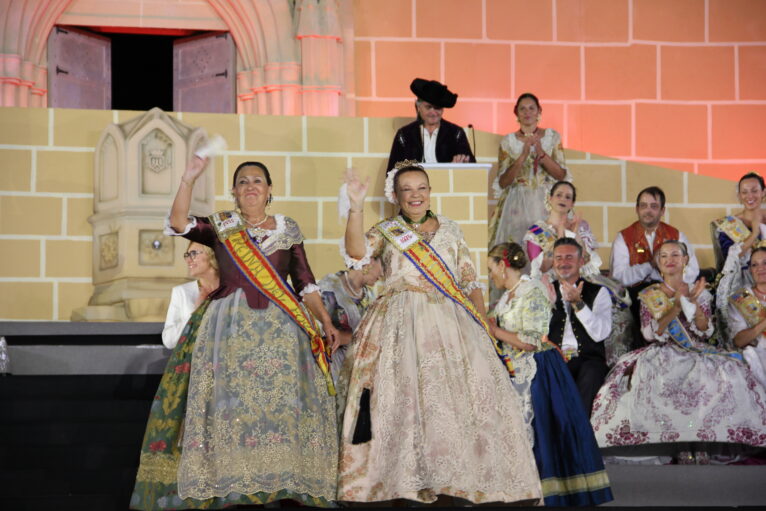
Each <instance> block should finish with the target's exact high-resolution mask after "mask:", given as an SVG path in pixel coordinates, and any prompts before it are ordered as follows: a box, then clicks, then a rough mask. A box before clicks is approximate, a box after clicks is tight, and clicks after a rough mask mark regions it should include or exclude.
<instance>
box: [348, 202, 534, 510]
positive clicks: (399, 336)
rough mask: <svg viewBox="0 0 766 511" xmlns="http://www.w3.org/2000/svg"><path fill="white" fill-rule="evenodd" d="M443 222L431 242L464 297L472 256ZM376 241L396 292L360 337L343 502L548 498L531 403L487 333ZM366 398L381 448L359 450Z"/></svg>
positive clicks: (373, 234)
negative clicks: (529, 417)
mask: <svg viewBox="0 0 766 511" xmlns="http://www.w3.org/2000/svg"><path fill="white" fill-rule="evenodd" d="M439 223H440V228H439V230H438V231H437V232H436V233H435V234H434V235H433V238H432V239H431V240H430V241H429V243H430V245H431V246H432V247H433V248H434V250H436V251H437V252H438V253H439V254H440V255H441V257H442V259H443V260H444V262H445V263H446V265H447V266H448V267H449V268H450V270H451V271H452V273H453V275H455V277H456V280H457V281H458V283H459V285H460V286H461V287H462V288H463V289H465V287H466V285H467V284H468V283H469V282H473V281H475V280H476V271H475V268H474V267H473V264H472V263H471V258H470V254H469V252H468V249H467V246H466V245H465V241H464V240H463V237H462V234H461V233H460V230H459V228H458V227H457V225H456V224H455V223H454V222H452V221H450V220H448V219H446V218H444V217H439ZM367 238H368V242H369V243H370V245H371V246H372V247H373V253H374V254H376V255H380V256H381V260H382V262H383V269H384V277H385V286H384V291H383V292H382V293H381V295H380V296H379V298H378V299H377V300H376V301H375V302H374V303H373V304H372V305H371V306H370V308H369V309H368V311H367V313H366V314H365V316H364V317H363V319H362V322H361V324H360V325H359V327H358V329H357V331H356V334H355V335H354V341H353V343H354V364H353V368H352V369H351V376H350V381H349V389H348V404H347V407H346V413H345V416H344V419H343V428H342V431H341V446H342V447H341V460H340V468H339V471H340V477H339V483H338V484H339V488H338V498H339V500H348V501H355V502H371V501H382V500H391V499H397V498H406V499H410V500H416V501H420V502H433V501H434V500H435V499H436V497H437V495H439V494H445V495H452V496H456V497H460V498H465V499H468V500H471V501H473V502H477V503H479V502H494V501H503V502H513V501H519V500H527V499H529V500H536V499H539V498H540V497H541V490H540V482H539V478H538V476H537V471H536V467H535V464H534V457H533V455H532V450H531V446H530V444H529V440H528V436H527V433H526V426H525V425H524V422H523V420H522V418H521V414H520V408H521V404H520V402H519V399H518V396H517V395H516V392H515V391H514V390H513V387H512V386H511V382H510V378H509V376H508V373H507V370H506V369H505V367H504V366H503V364H502V362H500V360H499V359H498V358H497V354H496V353H495V351H494V348H493V346H492V344H491V343H490V342H488V341H489V340H488V339H487V338H486V333H485V332H484V330H483V328H482V327H481V326H480V325H479V324H478V323H476V322H475V321H474V320H473V319H472V318H471V317H470V315H469V314H468V313H467V312H466V311H465V310H464V309H463V308H462V307H460V306H458V305H457V304H455V303H454V302H453V301H451V300H449V299H447V298H446V297H444V296H443V295H441V294H440V293H439V292H438V291H437V290H436V288H435V287H434V286H433V285H432V284H430V283H429V282H428V281H427V280H426V279H425V278H423V277H422V274H421V273H420V272H419V271H418V269H417V268H416V267H415V266H414V265H413V264H412V263H411V262H410V261H409V260H408V259H407V258H406V256H405V255H404V254H402V253H401V252H400V251H399V250H398V249H397V248H395V247H394V246H392V245H391V244H389V243H386V242H385V241H384V239H383V237H382V235H381V234H379V231H377V229H374V230H371V231H370V232H368V233H367ZM365 389H367V390H369V391H370V396H371V397H370V418H371V423H372V427H371V432H372V439H371V440H369V441H367V442H365V443H360V444H353V443H352V438H353V435H354V428H355V426H356V422H357V417H358V416H359V413H360V398H361V396H362V393H363V390H365ZM467 467H470V469H467Z"/></svg>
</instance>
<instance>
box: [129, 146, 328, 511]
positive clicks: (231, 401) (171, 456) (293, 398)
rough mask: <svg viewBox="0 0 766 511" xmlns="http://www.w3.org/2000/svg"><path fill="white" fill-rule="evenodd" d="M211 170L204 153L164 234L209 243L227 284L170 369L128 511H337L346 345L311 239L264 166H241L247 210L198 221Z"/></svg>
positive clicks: (202, 310) (193, 322)
mask: <svg viewBox="0 0 766 511" xmlns="http://www.w3.org/2000/svg"><path fill="white" fill-rule="evenodd" d="M206 163H207V160H202V159H199V158H197V157H194V158H193V159H192V161H191V162H190V164H189V166H188V167H187V169H186V171H185V172H184V174H183V176H182V178H181V183H180V185H179V189H178V192H177V194H176V198H175V201H174V202H173V206H172V208H171V210H170V216H169V218H168V220H167V225H166V230H165V232H166V234H168V235H176V236H184V237H186V238H187V239H189V240H192V241H194V242H196V243H199V244H201V245H205V246H208V247H210V248H211V249H212V250H213V252H214V253H215V256H216V259H217V261H218V267H219V270H220V286H219V287H218V288H217V289H215V290H214V291H213V292H212V293H210V294H209V295H208V296H207V298H206V299H205V300H204V301H203V302H202V303H201V304H200V306H199V307H198V308H197V309H196V311H195V312H194V313H193V314H192V317H191V319H190V320H189V322H188V323H187V325H186V327H185V328H184V330H183V332H182V334H181V338H180V339H179V341H178V345H177V346H176V348H175V349H174V350H173V353H172V355H171V357H170V360H169V361H168V366H167V368H166V370H165V374H164V375H163V379H162V381H161V383H160V387H159V390H158V391H157V396H156V397H155V400H154V405H153V406H152V409H151V412H150V415H149V421H148V424H147V428H146V435H145V437H144V443H143V446H142V449H141V458H140V466H139V469H138V474H137V477H136V486H135V490H134V492H133V497H132V500H131V503H130V505H131V507H132V508H134V509H220V508H224V507H230V506H238V505H248V506H249V505H264V504H270V503H272V502H276V501H280V500H288V501H292V502H293V503H295V502H297V503H300V504H302V505H307V506H313V507H316V506H320V507H326V506H330V505H332V501H334V500H335V498H336V487H337V464H338V436H337V419H336V411H335V397H334V395H335V388H334V384H333V381H332V378H331V375H330V361H329V358H328V351H329V349H328V347H330V346H332V347H333V348H336V347H337V343H338V342H339V340H340V339H339V336H338V332H337V330H336V328H335V327H334V326H333V324H332V320H331V318H330V315H329V314H328V313H327V310H326V309H325V308H324V305H323V304H322V298H321V296H320V293H319V291H320V289H319V287H318V286H317V285H316V282H315V280H314V276H313V274H312V272H311V268H310V267H309V264H308V261H307V259H306V251H305V249H304V246H303V234H302V233H301V231H300V228H299V227H298V224H297V223H296V222H295V221H294V220H293V219H291V218H288V217H286V216H283V215H280V214H270V213H269V212H268V210H267V207H268V206H269V204H270V203H271V200H272V195H271V189H272V188H271V185H272V183H271V176H270V174H269V171H268V168H267V167H266V166H265V165H263V164H262V163H259V162H245V163H242V164H241V165H239V167H237V169H236V171H235V172H234V179H233V185H232V189H231V193H232V195H233V197H234V202H235V206H236V209H234V210H231V211H221V212H218V213H215V214H213V215H211V216H209V217H195V216H189V206H190V203H191V197H192V190H193V187H194V182H195V181H196V179H197V178H198V177H199V176H200V175H201V174H202V173H203V172H204V169H205V166H206ZM288 278H289V279H290V282H291V285H290V284H288V283H287V279H288ZM309 311H310V312H311V313H309ZM315 317H316V318H318V319H319V322H321V324H322V329H321V330H320V327H319V325H318V324H317V322H316V320H314V318H315ZM322 331H323V332H324V335H325V337H326V342H327V344H325V340H324V339H323V338H322V336H321V335H322Z"/></svg>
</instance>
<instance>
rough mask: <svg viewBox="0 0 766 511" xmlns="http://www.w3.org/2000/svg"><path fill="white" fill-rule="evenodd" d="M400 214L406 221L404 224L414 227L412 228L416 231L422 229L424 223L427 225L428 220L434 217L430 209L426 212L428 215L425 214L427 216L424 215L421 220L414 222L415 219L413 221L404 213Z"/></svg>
mask: <svg viewBox="0 0 766 511" xmlns="http://www.w3.org/2000/svg"><path fill="white" fill-rule="evenodd" d="M399 214H400V215H401V216H402V220H404V222H405V223H406V224H408V225H412V226H414V227H415V228H416V229H417V228H418V227H420V226H421V225H423V224H424V223H426V221H428V219H429V218H431V217H432V216H433V213H431V210H430V209H429V210H428V211H426V214H425V215H423V217H422V218H421V219H420V220H413V219H411V218H410V217H408V216H407V215H405V214H404V213H402V212H399Z"/></svg>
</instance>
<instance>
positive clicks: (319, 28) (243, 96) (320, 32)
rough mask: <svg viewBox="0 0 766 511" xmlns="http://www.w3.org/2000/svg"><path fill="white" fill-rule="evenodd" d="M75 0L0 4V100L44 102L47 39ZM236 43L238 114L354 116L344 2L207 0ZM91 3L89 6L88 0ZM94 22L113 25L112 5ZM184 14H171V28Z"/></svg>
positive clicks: (350, 28)
mask: <svg viewBox="0 0 766 511" xmlns="http://www.w3.org/2000/svg"><path fill="white" fill-rule="evenodd" d="M77 2H78V0H9V1H6V2H2V3H1V4H0V15H3V19H4V20H5V26H4V29H3V40H4V41H3V45H4V53H3V54H2V55H0V71H1V72H0V76H2V78H0V84H1V88H2V93H1V94H0V101H1V103H0V105H2V106H21V107H27V106H29V107H45V106H47V105H48V100H47V95H48V90H47V88H48V78H47V77H48V69H47V51H46V41H47V38H48V34H49V33H50V31H51V30H52V28H53V27H54V26H55V25H56V24H57V23H59V20H60V19H61V17H62V14H64V13H65V12H66V11H67V10H68V9H70V8H71V7H72V6H73V5H74V6H76V5H77ZM208 2H209V5H210V7H211V8H212V9H213V10H214V12H215V13H216V14H217V15H218V17H219V18H220V19H221V20H222V21H223V23H224V24H225V26H226V27H227V28H228V31H229V32H230V33H231V35H232V38H233V39H234V42H235V45H236V48H237V112H238V113H252V114H270V115H300V114H304V115H353V113H354V110H353V108H354V107H353V101H352V99H351V98H353V79H348V78H347V77H352V76H353V47H352V46H351V45H353V37H352V35H353V26H352V25H353V24H352V22H351V19H352V17H351V5H350V2H348V1H347V0H295V1H290V0H208ZM89 5H93V4H92V3H91V4H89ZM102 5H104V6H105V7H103V9H105V11H104V12H101V13H94V14H93V16H92V17H91V19H90V22H91V23H92V24H93V25H101V26H107V25H109V24H111V23H114V18H113V17H112V18H110V17H109V14H110V13H109V11H108V9H110V7H109V3H106V2H104V3H103V4H102ZM182 23H183V20H182V19H176V20H173V24H174V26H176V27H177V26H179V24H182Z"/></svg>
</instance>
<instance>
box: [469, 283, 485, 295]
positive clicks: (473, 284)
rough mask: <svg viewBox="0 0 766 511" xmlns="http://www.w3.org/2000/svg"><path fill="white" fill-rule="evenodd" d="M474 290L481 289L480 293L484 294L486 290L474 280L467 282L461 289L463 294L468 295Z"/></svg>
mask: <svg viewBox="0 0 766 511" xmlns="http://www.w3.org/2000/svg"><path fill="white" fill-rule="evenodd" d="M476 289H481V290H482V292H484V291H486V290H487V286H485V285H484V284H482V283H481V282H479V281H478V280H474V281H473V282H469V283H468V284H466V285H465V287H464V288H463V292H464V293H465V294H467V295H468V294H471V293H473V292H474V290H476Z"/></svg>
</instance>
